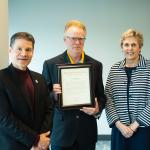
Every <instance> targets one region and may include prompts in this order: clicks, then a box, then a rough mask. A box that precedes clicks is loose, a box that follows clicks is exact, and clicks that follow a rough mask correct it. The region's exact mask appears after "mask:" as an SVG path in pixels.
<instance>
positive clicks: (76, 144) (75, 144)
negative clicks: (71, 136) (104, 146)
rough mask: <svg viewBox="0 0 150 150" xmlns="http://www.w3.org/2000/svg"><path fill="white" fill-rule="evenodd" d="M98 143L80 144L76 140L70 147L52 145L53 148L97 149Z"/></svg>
mask: <svg viewBox="0 0 150 150" xmlns="http://www.w3.org/2000/svg"><path fill="white" fill-rule="evenodd" d="M95 146H96V143H94V144H88V143H87V144H86V145H79V143H77V142H75V143H74V144H73V145H72V146H70V147H60V146H56V145H51V150H95Z"/></svg>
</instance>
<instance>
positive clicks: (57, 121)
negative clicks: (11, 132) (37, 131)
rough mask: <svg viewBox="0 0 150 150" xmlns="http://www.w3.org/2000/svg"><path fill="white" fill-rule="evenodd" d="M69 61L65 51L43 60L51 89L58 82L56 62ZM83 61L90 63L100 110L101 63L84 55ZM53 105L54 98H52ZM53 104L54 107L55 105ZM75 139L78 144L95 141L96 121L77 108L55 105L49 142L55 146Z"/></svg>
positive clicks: (103, 101)
mask: <svg viewBox="0 0 150 150" xmlns="http://www.w3.org/2000/svg"><path fill="white" fill-rule="evenodd" d="M64 63H70V61H69V58H68V56H67V52H66V51H65V52H64V53H63V54H61V55H59V56H56V57H55V58H52V59H50V60H47V61H45V62H44V65H43V75H44V76H45V78H46V80H47V83H48V85H49V88H50V91H51V93H50V94H51V97H53V93H52V89H53V84H54V83H58V78H57V76H58V75H57V72H58V69H57V66H56V64H64ZM84 63H91V64H92V69H91V70H92V79H91V80H92V83H93V85H94V86H93V87H94V88H93V92H94V95H95V97H97V98H98V103H99V107H100V111H102V109H103V108H104V105H105V98H104V97H105V96H104V87H103V82H102V64H101V63H100V62H98V61H96V60H94V59H93V58H91V57H89V56H87V55H85V60H84ZM54 105H55V106H56V104H55V100H54ZM55 106H54V107H55ZM75 140H78V142H79V143H80V144H90V143H95V142H96V141H97V123H96V119H95V118H94V116H89V115H87V114H85V113H83V112H81V111H80V110H79V109H71V110H60V109H59V108H57V107H55V110H54V118H53V128H52V136H51V142H52V144H54V145H57V146H64V147H65V146H70V145H71V144H73V142H74V141H75Z"/></svg>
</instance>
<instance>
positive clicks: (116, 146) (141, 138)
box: [111, 127, 150, 150]
mask: <svg viewBox="0 0 150 150" xmlns="http://www.w3.org/2000/svg"><path fill="white" fill-rule="evenodd" d="M111 150H150V127H144V128H138V130H137V131H136V132H135V133H134V134H133V136H132V137H131V138H125V137H124V136H123V135H122V134H121V132H120V131H119V130H118V129H117V128H116V127H113V128H112V136H111Z"/></svg>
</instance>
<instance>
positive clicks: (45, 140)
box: [31, 131, 50, 150]
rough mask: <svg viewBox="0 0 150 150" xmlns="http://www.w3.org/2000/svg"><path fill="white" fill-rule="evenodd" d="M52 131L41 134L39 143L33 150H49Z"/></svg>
mask: <svg viewBox="0 0 150 150" xmlns="http://www.w3.org/2000/svg"><path fill="white" fill-rule="evenodd" d="M49 135H50V131H48V132H46V133H42V134H40V138H39V141H38V143H37V144H36V145H34V146H32V148H31V150H48V148H49V144H50V137H49Z"/></svg>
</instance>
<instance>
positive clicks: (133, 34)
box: [121, 29, 143, 48]
mask: <svg viewBox="0 0 150 150" xmlns="http://www.w3.org/2000/svg"><path fill="white" fill-rule="evenodd" d="M128 37H135V38H136V39H137V41H138V44H139V47H140V48H142V46H143V34H142V33H140V32H138V31H137V30H135V29H128V30H127V31H125V32H124V33H123V34H122V36H121V47H122V45H123V41H124V40H125V39H126V38H128Z"/></svg>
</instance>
